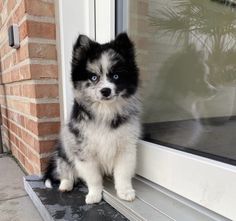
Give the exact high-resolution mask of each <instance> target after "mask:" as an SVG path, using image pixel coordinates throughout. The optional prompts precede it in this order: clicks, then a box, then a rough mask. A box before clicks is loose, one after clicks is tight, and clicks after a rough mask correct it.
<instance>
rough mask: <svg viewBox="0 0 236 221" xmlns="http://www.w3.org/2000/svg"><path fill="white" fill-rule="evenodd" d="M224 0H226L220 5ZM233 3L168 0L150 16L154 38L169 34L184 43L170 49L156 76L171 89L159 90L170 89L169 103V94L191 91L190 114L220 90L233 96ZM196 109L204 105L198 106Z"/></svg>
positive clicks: (235, 39)
mask: <svg viewBox="0 0 236 221" xmlns="http://www.w3.org/2000/svg"><path fill="white" fill-rule="evenodd" d="M222 2H224V3H227V4H226V5H222V4H221V3H222ZM234 7H235V4H234V3H233V2H232V1H223V0H217V1H216V0H215V1H210V2H209V1H208V0H172V1H171V4H169V6H167V7H164V8H160V9H157V10H155V11H154V12H153V13H152V14H151V16H150V17H149V21H150V25H151V27H152V28H154V29H155V30H156V33H157V36H156V37H161V36H164V35H168V36H171V39H172V41H173V42H174V43H175V44H178V45H181V46H182V50H181V51H178V52H176V53H175V54H172V55H171V56H170V57H169V58H168V59H167V60H166V61H165V62H164V63H163V66H162V67H161V68H160V71H159V77H160V78H159V79H160V80H161V81H162V84H163V88H169V89H170V88H171V89H170V90H168V92H166V91H164V90H163V93H165V96H166V93H169V95H170V102H173V100H171V96H172V97H173V94H176V93H177V94H178V96H180V98H179V99H178V101H179V100H181V98H182V99H184V97H185V96H186V94H192V99H193V100H192V113H191V114H192V115H193V116H194V117H195V118H197V117H199V116H198V115H199V113H196V110H195V113H194V111H193V108H195V109H196V107H198V106H201V107H202V106H205V107H209V105H211V102H213V103H214V99H216V97H217V96H218V95H219V93H228V92H229V93H230V94H231V95H230V96H232V93H233V96H235V95H234V94H235V89H233V90H232V87H233V88H235V84H236V62H235V59H236V37H235V36H236V14H235V13H236V12H235V9H234ZM174 73H175V74H174ZM181 82H182V83H181ZM183 82H185V83H183ZM186 82H187V84H186ZM181 84H182V85H181ZM180 85H181V86H180ZM222 88H224V90H223V91H222ZM227 88H229V90H226V89H227ZM171 90H172V93H171ZM226 91H228V92H226ZM171 94H172V95H171ZM161 96H162V95H161V94H160V97H161ZM176 96H177V95H176ZM233 100H234V99H232V102H233ZM216 101H218V100H217V99H216ZM216 101H215V102H216ZM213 106H214V105H213ZM218 106H222V104H220V103H219V104H218ZM229 108H231V110H230V111H229V113H227V114H233V112H234V111H235V110H234V109H235V108H234V105H233V104H232V105H231V107H229ZM200 109H201V110H200ZM206 109H207V108H205V110H206ZM199 111H203V108H197V112H199ZM206 111H208V110H206ZM222 113H223V112H222ZM227 114H226V115H227ZM200 115H202V113H200ZM203 115H205V116H208V115H210V113H208V114H207V113H203Z"/></svg>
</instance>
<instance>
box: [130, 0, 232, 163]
mask: <svg viewBox="0 0 236 221" xmlns="http://www.w3.org/2000/svg"><path fill="white" fill-rule="evenodd" d="M235 7H236V3H234V1H233V0H231V1H227V0H224V1H222V0H137V1H129V25H128V26H129V33H130V35H131V37H132V39H133V40H134V42H135V43H136V48H137V59H138V64H139V68H140V72H141V79H142V88H143V94H142V97H143V106H144V114H143V125H144V130H143V132H144V133H143V134H144V139H145V140H147V141H151V142H155V143H158V144H164V145H166V146H169V147H173V148H177V149H181V150H184V151H187V152H191V153H195V154H199V155H203V156H207V157H209V158H214V159H217V160H220V161H224V162H227V163H231V164H236V87H235V86H236V11H235Z"/></svg>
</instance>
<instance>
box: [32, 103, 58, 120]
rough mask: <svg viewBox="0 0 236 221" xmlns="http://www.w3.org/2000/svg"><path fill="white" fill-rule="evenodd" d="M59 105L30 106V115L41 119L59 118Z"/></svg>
mask: <svg viewBox="0 0 236 221" xmlns="http://www.w3.org/2000/svg"><path fill="white" fill-rule="evenodd" d="M59 109H60V108H59V104H58V103H54V104H51V103H46V104H30V114H32V115H33V116H36V117H39V118H42V117H59V116H60V111H59Z"/></svg>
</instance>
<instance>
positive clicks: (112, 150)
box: [44, 33, 140, 204]
mask: <svg viewBox="0 0 236 221" xmlns="http://www.w3.org/2000/svg"><path fill="white" fill-rule="evenodd" d="M71 78H72V83H73V88H74V104H73V108H72V113H71V117H70V120H69V122H68V124H67V125H66V126H64V127H63V128H62V129H61V134H60V139H59V141H58V144H57V147H56V151H55V154H54V155H53V157H52V159H51V161H50V163H49V166H48V169H47V171H46V173H45V176H44V179H45V185H46V186H47V187H52V184H53V183H54V182H58V183H60V185H59V190H60V191H63V192H64V191H70V190H72V189H73V185H74V183H75V181H76V180H77V179H78V178H81V179H83V180H84V181H85V182H86V184H87V186H88V190H89V192H88V194H87V196H86V203H87V204H91V203H97V202H99V201H100V200H101V198H102V189H103V186H102V177H103V175H114V181H115V188H116V190H117V195H118V196H119V197H120V198H121V199H123V200H128V201H132V200H134V198H135V191H134V189H133V187H132V183H131V179H132V177H133V176H134V173H135V164H136V144H137V141H138V138H139V135H140V123H139V113H140V103H139V99H138V96H137V94H138V92H137V89H138V81H139V79H138V68H137V66H136V62H135V56H134V47H133V44H132V42H131V41H130V39H129V38H128V36H127V34H126V33H122V34H120V35H118V36H117V38H116V39H115V40H114V41H111V42H109V43H106V44H99V43H97V42H94V41H92V40H90V39H89V38H88V37H87V36H84V35H80V36H79V37H78V39H77V41H76V43H75V45H74V48H73V57H72V73H71Z"/></svg>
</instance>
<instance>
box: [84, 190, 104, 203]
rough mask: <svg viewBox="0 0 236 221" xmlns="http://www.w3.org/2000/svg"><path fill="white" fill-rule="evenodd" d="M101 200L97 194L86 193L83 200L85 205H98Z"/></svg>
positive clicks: (100, 195) (100, 196)
mask: <svg viewBox="0 0 236 221" xmlns="http://www.w3.org/2000/svg"><path fill="white" fill-rule="evenodd" d="M101 200H102V194H101V193H100V192H99V193H88V194H87V196H86V199H85V202H86V203H87V204H93V203H99V202H100V201H101Z"/></svg>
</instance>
